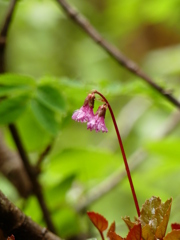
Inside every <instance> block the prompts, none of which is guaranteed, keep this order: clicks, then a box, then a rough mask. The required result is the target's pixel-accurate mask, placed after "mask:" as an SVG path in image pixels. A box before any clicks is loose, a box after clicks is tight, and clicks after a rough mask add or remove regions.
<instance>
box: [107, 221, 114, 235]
mask: <svg viewBox="0 0 180 240" xmlns="http://www.w3.org/2000/svg"><path fill="white" fill-rule="evenodd" d="M115 229H116V225H115V222H113V223H112V224H111V226H110V228H109V230H108V232H107V237H109V233H111V232H115Z"/></svg>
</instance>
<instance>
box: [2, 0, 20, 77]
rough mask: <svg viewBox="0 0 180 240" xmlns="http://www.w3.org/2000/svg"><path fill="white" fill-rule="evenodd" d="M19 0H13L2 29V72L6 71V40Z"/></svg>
mask: <svg viewBox="0 0 180 240" xmlns="http://www.w3.org/2000/svg"><path fill="white" fill-rule="evenodd" d="M17 1H18V0H12V1H11V3H10V6H9V9H8V12H7V15H6V18H5V21H4V24H3V26H2V28H1V31H0V73H3V72H4V71H5V60H4V58H5V47H6V40H7V33H8V30H9V27H10V23H11V20H12V17H13V14H14V10H15V7H16V3H17Z"/></svg>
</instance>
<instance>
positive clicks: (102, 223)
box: [87, 212, 108, 233]
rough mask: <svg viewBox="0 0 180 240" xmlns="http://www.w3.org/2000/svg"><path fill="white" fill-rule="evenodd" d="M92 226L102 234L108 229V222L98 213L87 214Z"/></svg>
mask: <svg viewBox="0 0 180 240" xmlns="http://www.w3.org/2000/svg"><path fill="white" fill-rule="evenodd" d="M87 214H88V216H89V218H90V220H91V222H92V223H93V224H94V226H95V227H96V228H97V229H98V230H99V231H100V232H101V233H102V232H103V231H104V230H106V229H107V227H108V221H107V220H106V219H105V218H104V217H103V216H102V215H100V214H99V213H95V212H88V213H87Z"/></svg>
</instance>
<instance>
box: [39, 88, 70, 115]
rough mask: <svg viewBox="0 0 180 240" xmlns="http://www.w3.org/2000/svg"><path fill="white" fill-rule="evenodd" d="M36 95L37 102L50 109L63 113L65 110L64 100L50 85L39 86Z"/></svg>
mask: <svg viewBox="0 0 180 240" xmlns="http://www.w3.org/2000/svg"><path fill="white" fill-rule="evenodd" d="M36 97H37V99H38V101H39V102H41V103H42V104H43V105H45V106H46V107H47V108H50V109H51V110H52V111H58V112H60V113H63V112H65V110H66V104H65V100H64V98H63V96H62V94H61V93H60V91H58V90H57V89H56V88H54V87H52V86H50V85H43V86H39V87H38V89H37V95H36Z"/></svg>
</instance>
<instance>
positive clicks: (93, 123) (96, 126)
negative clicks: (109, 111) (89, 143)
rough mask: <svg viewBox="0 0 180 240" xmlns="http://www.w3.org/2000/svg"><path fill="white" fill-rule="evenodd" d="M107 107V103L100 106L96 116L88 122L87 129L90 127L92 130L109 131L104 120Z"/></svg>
mask: <svg viewBox="0 0 180 240" xmlns="http://www.w3.org/2000/svg"><path fill="white" fill-rule="evenodd" d="M106 108H107V107H106V105H102V106H100V107H99V108H98V110H97V112H96V114H95V115H94V117H93V118H91V120H90V121H89V122H88V123H87V129H90V131H92V130H96V132H100V131H102V132H108V129H107V128H106V125H105V122H104V118H105V113H106Z"/></svg>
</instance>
